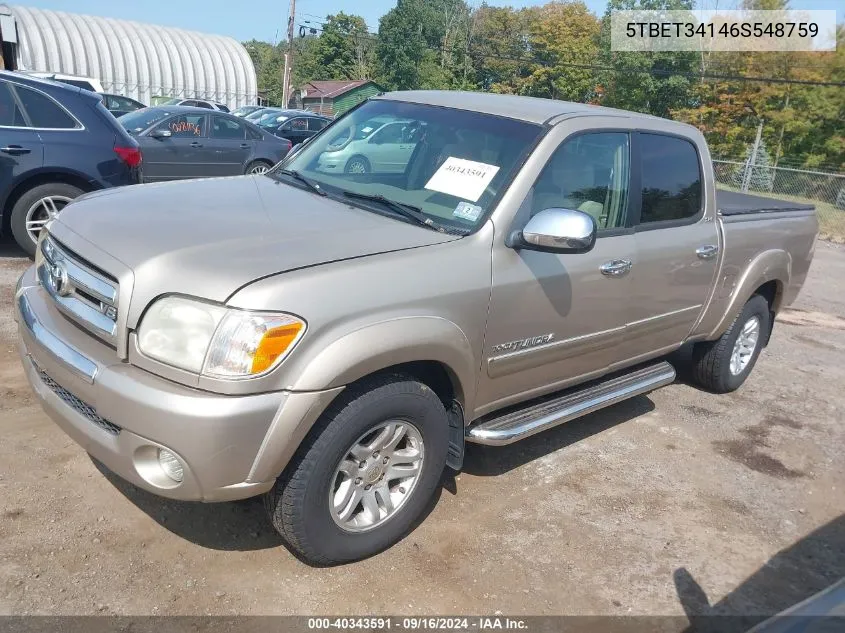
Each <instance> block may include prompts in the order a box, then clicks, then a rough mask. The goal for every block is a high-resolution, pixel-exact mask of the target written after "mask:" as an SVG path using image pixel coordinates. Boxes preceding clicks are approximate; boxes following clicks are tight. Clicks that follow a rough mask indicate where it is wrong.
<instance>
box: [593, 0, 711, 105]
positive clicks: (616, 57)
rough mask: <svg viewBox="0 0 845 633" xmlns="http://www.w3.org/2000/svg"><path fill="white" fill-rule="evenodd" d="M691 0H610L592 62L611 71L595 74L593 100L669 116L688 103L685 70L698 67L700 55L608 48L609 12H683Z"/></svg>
mask: <svg viewBox="0 0 845 633" xmlns="http://www.w3.org/2000/svg"><path fill="white" fill-rule="evenodd" d="M692 8H693V1H692V0H610V2H609V3H608V5H607V10H606V11H605V14H604V17H603V18H602V28H601V38H600V51H601V53H600V55H599V56H598V58H597V59H596V62H597V63H598V64H599V65H601V66H605V67H612V70H608V71H602V72H600V73H599V75H598V82H599V86H598V89H597V93H598V98H597V102H598V103H601V105H606V106H611V107H614V108H622V109H624V110H633V111H635V112H645V113H648V114H654V115H656V116H660V117H669V116H670V114H671V111H672V110H675V109H680V108H685V107H689V106H691V105H692V101H691V95H692V93H691V88H692V86H693V79H691V78H689V77H688V76H685V73H696V72H699V70H700V63H701V61H700V60H701V56H700V54H699V53H695V52H642V53H639V52H628V51H612V50H611V41H610V15H611V12H612V11H633V10H649V11H668V10H672V11H683V10H690V9H692Z"/></svg>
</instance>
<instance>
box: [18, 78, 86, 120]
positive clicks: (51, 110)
mask: <svg viewBox="0 0 845 633" xmlns="http://www.w3.org/2000/svg"><path fill="white" fill-rule="evenodd" d="M15 91H16V92H17V93H18V99H20V101H21V103H22V104H23V108H24V110H25V111H26V114H27V116H29V120H30V121H31V122H32V127H37V128H42V129H61V130H72V129H73V128H75V127H78V125H77V123H76V121H75V120H74V119H73V117H71V116H70V115H69V114H68V113H67V111H66V110H65V109H64V108H62V106H60V105H59V104H58V103H56V102H55V101H53V100H52V99H51V98H50V97H48V96H47V95H45V94H43V93H41V92H37V91H35V90H31V89H29V88H26V87H24V86H16V87H15Z"/></svg>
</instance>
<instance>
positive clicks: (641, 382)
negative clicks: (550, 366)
mask: <svg viewBox="0 0 845 633" xmlns="http://www.w3.org/2000/svg"><path fill="white" fill-rule="evenodd" d="M674 380H675V369H674V368H673V367H672V365H670V364H669V363H667V362H662V363H658V364H656V365H651V366H650V367H646V368H644V369H638V370H637V371H634V372H632V373H630V374H625V375H622V376H618V377H616V378H611V379H609V380H605V381H604V382H598V383H592V384H591V386H589V387H586V388H584V389H580V390H577V391H569V392H567V393H565V394H563V395H561V396H558V397H556V398H553V399H551V400H549V399H545V400H544V401H542V402H540V403H539V404H535V405H532V406H529V407H526V408H523V409H517V410H515V411H514V410H510V411H509V412H508V413H504V414H502V415H500V416H497V417H494V418H492V419H487V420H483V421H482V422H479V423H476V424H474V425H473V426H470V427H469V428H468V429H467V435H466V439H467V441H468V442H474V443H476V444H487V445H490V446H503V445H505V444H512V443H513V442H517V441H519V440H521V439H524V438H526V437H529V436H531V435H534V434H535V433H540V432H541V431H545V430H546V429H550V428H552V427H555V426H557V425H558V424H563V423H564V422H569V421H570V420H574V419H575V418H580V417H581V416H583V415H586V414H588V413H591V412H593V411H598V410H599V409H603V408H604V407H608V406H610V405H612V404H616V403H617V402H622V401H623V400H627V399H628V398H633V397H634V396H638V395H640V394H643V393H646V392H649V391H652V390H654V389H657V388H659V387H664V386H665V385H669V384H671V383H672V382H674Z"/></svg>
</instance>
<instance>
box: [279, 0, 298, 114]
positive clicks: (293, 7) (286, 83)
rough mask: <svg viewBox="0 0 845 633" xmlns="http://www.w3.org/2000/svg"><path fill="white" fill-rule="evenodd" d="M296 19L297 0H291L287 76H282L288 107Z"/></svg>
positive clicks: (284, 102)
mask: <svg viewBox="0 0 845 633" xmlns="http://www.w3.org/2000/svg"><path fill="white" fill-rule="evenodd" d="M295 20H296V0H290V14H289V15H288V52H287V53H285V76H284V77H282V107H283V108H287V107H288V92H289V91H290V87H291V86H290V84H291V78H292V77H293V25H294V21H295Z"/></svg>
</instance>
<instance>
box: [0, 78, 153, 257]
mask: <svg viewBox="0 0 845 633" xmlns="http://www.w3.org/2000/svg"><path fill="white" fill-rule="evenodd" d="M0 128H2V131H0V227H2V230H3V231H9V230H11V232H12V235H14V237H15V240H17V242H18V244H20V245H21V247H22V248H23V249H24V250H25V251H26V252H27V253H29V254H30V255H32V254H34V253H35V243H36V241H37V239H38V234H39V233H40V232H41V227H42V226H44V224H45V223H46V222H47V221H48V220H49V219H50V218H51V217H52V216H54V215H56V214H57V213H58V212H59V211H60V210H61V209H62V207H64V206H65V205H66V204H67V203H68V202H70V201H71V200H73V199H74V198H76V197H77V196H79V195H81V194H83V193H85V192H88V191H93V190H96V189H103V188H105V187H115V186H119V185H128V184H133V183H137V182H139V181H140V177H141V173H140V171H141V170H140V166H141V152H140V150H139V146H138V143H137V142H135V140H134V139H133V138H132V137H131V136H130V135H128V134H127V133H126V130H124V129H123V128H122V127H121V126H120V125H118V123H117V121H116V120H115V118H114V117H113V116H112V115H111V114H109V112H108V110H106V107H105V106H104V105H103V102H102V100H101V98H100V96H99V95H97V94H95V93H93V92H90V91H88V90H82V89H81V88H76V87H74V86H71V85H68V84H63V83H57V82H54V81H46V80H42V79H35V78H32V77H28V76H26V75H23V74H20V73H11V72H6V71H0Z"/></svg>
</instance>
